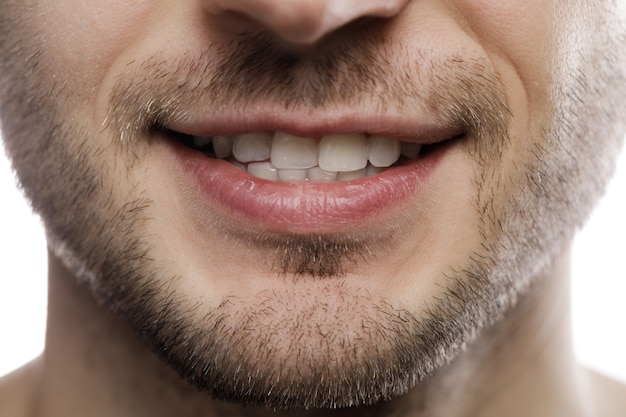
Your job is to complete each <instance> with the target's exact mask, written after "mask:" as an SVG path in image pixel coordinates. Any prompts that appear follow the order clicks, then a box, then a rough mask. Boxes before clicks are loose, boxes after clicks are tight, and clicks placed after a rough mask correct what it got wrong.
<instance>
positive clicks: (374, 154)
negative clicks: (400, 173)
mask: <svg viewBox="0 0 626 417" xmlns="http://www.w3.org/2000/svg"><path fill="white" fill-rule="evenodd" d="M367 146H368V149H369V150H368V152H369V153H368V155H369V156H368V158H369V161H370V164H372V165H374V166H375V167H390V166H391V165H393V164H394V163H395V162H396V161H397V160H398V158H399V157H400V150H401V149H400V142H398V141H397V140H395V139H389V138H385V137H382V136H370V137H369V138H368V139H367Z"/></svg>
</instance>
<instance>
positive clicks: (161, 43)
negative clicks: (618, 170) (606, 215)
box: [0, 0, 626, 416]
mask: <svg viewBox="0 0 626 417" xmlns="http://www.w3.org/2000/svg"><path fill="white" fill-rule="evenodd" d="M2 6H3V14H2V16H1V17H0V53H1V54H2V61H1V63H0V116H1V118H2V119H1V120H2V129H3V136H4V139H5V145H6V149H7V151H8V154H9V155H10V157H11V158H12V160H13V164H14V167H15V169H16V171H17V173H18V176H19V178H20V181H21V183H22V185H23V188H24V191H25V193H26V195H27V196H28V197H29V198H30V199H31V201H32V204H33V207H34V208H35V210H37V211H38V212H39V213H40V214H41V216H42V218H43V220H44V223H45V226H46V231H47V236H48V242H49V248H50V258H49V259H50V262H49V263H50V273H49V282H50V286H49V288H50V299H49V318H48V333H47V340H46V350H45V352H44V354H43V355H42V357H41V358H39V359H37V360H36V361H34V362H33V363H32V364H30V365H28V366H27V367H25V368H23V369H22V370H20V371H18V372H17V373H15V374H13V375H10V376H8V377H7V378H5V379H4V380H2V381H1V382H0V404H2V407H3V409H2V410H0V415H7V416H8V415H12V416H14V415H18V416H20V415H24V416H56V415H59V416H61V415H63V416H74V415H76V416H83V415H90V416H100V415H102V416H109V415H117V416H126V415H128V416H143V415H146V416H147V415H150V416H160V415H163V416H167V415H177V416H193V415H203V416H212V415H219V416H224V415H232V416H236V415H251V416H257V415H258V416H262V415H271V414H278V415H281V414H283V415H333V414H337V415H359V416H370V415H371V416H377V415H393V416H401V415H411V416H518V415H519V416H521V415H538V416H540V415H568V416H617V415H620V411H621V412H623V410H624V409H625V408H626V403H625V402H624V400H623V398H626V397H624V388H623V387H621V386H619V385H618V384H616V383H614V382H611V381H609V380H607V379H605V378H603V377H601V376H598V375H595V374H591V373H589V372H587V371H585V370H584V369H582V368H581V367H580V366H579V365H577V364H576V362H575V360H574V358H573V355H572V352H571V346H570V336H569V328H568V322H569V317H568V301H567V299H568V291H567V288H568V274H569V273H568V266H567V265H568V252H569V242H570V241H571V238H572V236H573V234H574V232H575V230H576V229H577V228H578V227H580V226H581V225H582V223H583V222H584V219H585V218H586V217H587V216H588V214H589V212H590V210H591V208H592V206H593V204H594V203H595V201H596V200H597V199H598V198H599V196H600V195H601V194H602V190H603V188H604V185H605V184H606V181H607V180H608V178H609V177H610V173H611V171H612V164H613V158H614V157H615V155H616V153H617V150H618V149H619V147H620V146H621V142H622V140H623V136H624V133H626V123H625V122H626V121H625V120H624V114H626V100H624V99H623V97H624V95H625V94H626V91H625V90H626V74H624V68H626V62H625V61H626V59H625V57H624V54H623V51H622V49H623V48H621V47H620V46H621V45H623V44H624V42H625V40H626V38H625V35H624V29H623V23H620V22H619V20H618V16H617V12H616V8H615V7H616V4H614V3H612V2H608V1H606V2H598V1H583V0H579V1H559V0H552V1H549V2H546V1H534V0H533V1H528V2H525V3H524V4H523V5H520V3H519V2H512V1H502V2H489V1H481V0H473V1H471V0H456V1H455V0H449V1H435V0H432V1H428V0H427V1H422V2H418V1H406V0H395V1H375V0H368V1H356V0H354V1H337V0H334V1H328V2H326V1H313V0H291V1H278V0H277V1H273V0H264V1H251V0H249V1H245V0H244V1H232V0H229V1H219V0H215V1H209V0H204V1H200V0H198V1H190V2H184V3H182V2H173V1H166V0H163V1H152V2H148V1H135V2H122V1H116V0H110V1H95V0H94V1H86V0H81V1H77V0H63V1H58V0H57V1H46V0H40V1H35V0H21V1H14V0H4V1H3V3H2ZM363 17H367V19H362V18H363ZM598 28H602V29H601V30H599V29H598ZM255 54H256V55H255ZM259 54H261V55H260V56H262V57H263V60H262V62H264V65H262V66H258V65H253V64H249V62H252V61H251V58H253V57H255V56H256V57H258V56H259ZM246 58H249V60H248V61H246ZM324 59H327V61H324ZM285 60H287V61H285ZM246 62H248V64H246ZM284 62H290V63H291V64H290V66H286V65H284V64H281V63H284ZM324 71H325V72H324ZM329 74H330V75H329ZM359 74H361V75H359ZM363 74H365V75H363ZM316 85H317V86H325V87H323V88H321V89H319V88H317V89H316V88H312V87H311V86H316ZM468 85H469V86H471V88H468V87H467V86H468ZM224 112H226V113H228V112H230V114H232V115H234V119H235V120H236V121H239V120H241V121H242V123H243V122H245V120H247V119H248V118H255V117H256V118H257V119H259V118H261V119H262V118H263V117H267V118H268V120H270V122H269V123H270V127H271V123H273V122H272V119H271V117H272V114H279V113H283V114H284V113H286V114H288V115H289V118H290V119H293V120H296V122H295V124H296V128H297V129H298V128H301V129H302V130H307V129H309V130H315V129H318V130H325V131H332V129H333V128H334V127H336V128H337V129H339V128H340V126H341V125H342V123H343V124H345V123H347V122H346V120H352V122H351V123H353V124H354V125H355V126H357V127H358V126H359V125H360V124H363V123H365V122H363V121H362V120H361V121H360V120H359V119H358V117H357V118H356V119H355V116H354V114H365V115H374V116H375V117H380V118H382V119H384V118H385V117H387V118H390V117H391V116H394V115H395V116H397V115H400V116H404V117H407V118H410V117H413V116H411V115H416V116H415V117H416V118H417V119H420V118H422V119H424V120H432V121H434V123H435V124H436V125H440V126H443V127H445V128H450V127H451V128H452V130H453V131H454V132H455V134H456V133H462V138H461V139H457V140H455V141H451V142H450V146H449V147H448V148H447V150H446V152H445V157H444V158H443V159H442V162H441V163H440V164H439V165H438V166H437V168H436V169H435V171H434V173H433V175H432V176H431V177H430V178H429V179H428V181H427V184H426V185H425V186H424V187H423V188H422V189H421V190H420V192H419V193H415V194H414V195H411V196H410V197H409V198H408V200H407V201H406V202H405V203H403V204H401V205H399V207H397V208H396V209H394V210H390V211H389V212H388V213H385V214H384V215H381V216H378V217H376V218H375V219H374V220H365V221H363V222H362V223H359V224H356V225H354V224H351V225H350V226H349V227H339V228H338V231H337V232H333V233H331V232H330V231H329V230H325V229H324V227H323V225H322V226H319V230H317V229H315V228H314V229H313V230H307V231H306V233H305V232H304V231H303V230H302V229H298V228H297V227H295V228H294V229H293V230H292V231H291V232H290V233H286V232H285V231H275V230H270V229H271V228H268V227H266V226H265V225H264V224H263V223H262V222H258V223H255V222H250V221H249V220H247V219H243V218H238V217H235V216H231V215H229V214H227V213H225V212H224V210H223V209H222V208H221V207H220V206H219V205H218V204H215V203H214V202H212V201H207V200H206V199H202V198H200V197H199V196H198V195H197V194H196V193H195V191H194V189H193V188H192V187H191V186H190V185H189V184H188V181H187V180H186V177H183V176H182V174H181V173H180V171H179V170H178V169H177V167H176V165H175V164H174V163H173V162H172V160H173V157H172V151H171V147H170V146H169V145H168V143H170V142H171V140H169V139H167V138H166V137H165V136H164V135H163V134H161V133H159V132H160V130H159V129H158V128H162V127H166V128H168V129H171V130H179V128H180V127H181V126H182V127H184V126H188V125H189V120H192V119H193V118H196V117H204V118H208V119H211V118H213V117H219V116H220V114H222V113H224ZM337 115H339V116H337ZM354 120H356V122H354ZM307 121H308V122H307ZM307 123H308V124H307ZM302 126H304V127H302ZM277 128H278V127H277ZM277 128H276V129H277ZM387 129H388V130H391V131H393V126H392V127H387ZM270 130H272V129H270ZM356 130H357V131H359V132H360V131H362V130H358V129H356ZM211 133H216V134H217V133H220V132H211ZM319 242H321V243H319ZM294 248H297V250H293V249H294ZM313 255H315V256H313ZM242 260H245V262H244V261H242ZM198 369H201V370H204V371H205V372H197V370H198ZM336 407H339V408H336ZM283 408H284V409H283Z"/></svg>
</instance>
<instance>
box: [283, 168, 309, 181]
mask: <svg viewBox="0 0 626 417" xmlns="http://www.w3.org/2000/svg"><path fill="white" fill-rule="evenodd" d="M306 174H307V170H306V169H279V170H278V178H279V179H280V180H281V181H305V180H306Z"/></svg>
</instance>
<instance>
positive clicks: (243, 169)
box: [228, 158, 248, 171]
mask: <svg viewBox="0 0 626 417" xmlns="http://www.w3.org/2000/svg"><path fill="white" fill-rule="evenodd" d="M228 162H230V163H231V164H233V165H234V166H236V167H237V168H239V169H240V170H242V171H247V170H248V168H247V167H246V166H245V165H244V164H242V163H241V162H239V161H238V160H236V159H235V158H228Z"/></svg>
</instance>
